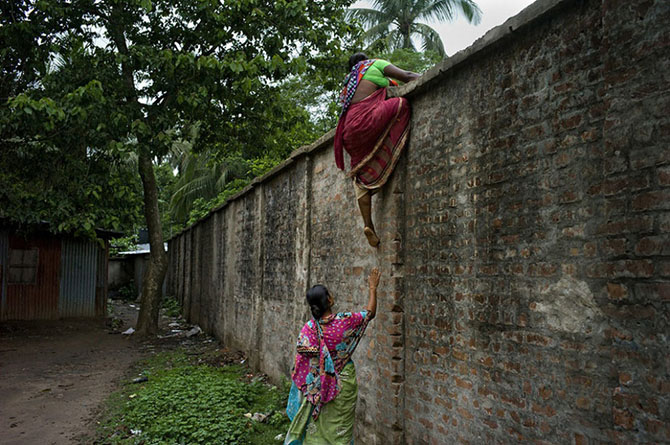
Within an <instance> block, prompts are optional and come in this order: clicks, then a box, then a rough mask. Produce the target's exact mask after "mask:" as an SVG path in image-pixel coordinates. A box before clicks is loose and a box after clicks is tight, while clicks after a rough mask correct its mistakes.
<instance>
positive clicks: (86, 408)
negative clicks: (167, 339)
mask: <svg viewBox="0 0 670 445" xmlns="http://www.w3.org/2000/svg"><path fill="white" fill-rule="evenodd" d="M114 310H115V313H116V315H117V316H120V317H121V318H122V319H123V321H124V325H125V326H124V327H123V329H125V328H126V327H128V326H130V325H131V324H132V325H134V318H136V316H137V314H136V311H135V309H134V308H129V307H128V306H122V305H115V306H114ZM146 353H147V352H146V350H145V349H144V348H142V345H141V344H139V343H138V342H137V341H136V340H135V339H132V338H127V336H122V335H120V334H110V328H109V327H107V326H105V322H104V321H102V320H98V321H83V320H76V321H57V322H56V321H54V322H40V323H37V322H31V323H3V324H0V443H1V444H4V445H18V444H26V445H28V444H31V445H32V444H37V443H39V444H70V443H78V441H77V440H76V438H77V437H83V436H85V435H87V434H90V433H91V432H92V430H93V429H94V425H93V423H94V422H93V420H92V419H93V418H94V416H95V415H96V413H97V410H98V407H99V406H100V404H101V402H102V401H103V400H104V399H105V398H106V397H107V396H108V395H109V394H110V393H111V392H112V391H113V390H114V388H115V385H116V384H117V383H118V381H119V379H120V378H121V377H123V376H124V375H125V374H126V373H127V372H128V369H129V367H130V366H131V364H132V363H133V362H135V361H136V360H138V359H140V358H141V357H142V356H143V355H144V354H146Z"/></svg>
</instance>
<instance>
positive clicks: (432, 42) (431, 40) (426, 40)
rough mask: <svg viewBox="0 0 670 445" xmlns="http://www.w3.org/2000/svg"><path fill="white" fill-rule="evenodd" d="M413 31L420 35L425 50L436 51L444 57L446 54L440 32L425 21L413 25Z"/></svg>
mask: <svg viewBox="0 0 670 445" xmlns="http://www.w3.org/2000/svg"><path fill="white" fill-rule="evenodd" d="M412 32H413V33H416V34H418V35H419V36H420V38H421V49H422V50H423V51H435V52H437V53H438V54H439V55H440V56H442V57H445V56H446V53H445V51H444V44H443V43H442V39H441V38H440V34H438V32H437V31H435V30H434V29H433V28H431V27H430V26H428V25H425V24H423V23H415V24H414V25H413V26H412Z"/></svg>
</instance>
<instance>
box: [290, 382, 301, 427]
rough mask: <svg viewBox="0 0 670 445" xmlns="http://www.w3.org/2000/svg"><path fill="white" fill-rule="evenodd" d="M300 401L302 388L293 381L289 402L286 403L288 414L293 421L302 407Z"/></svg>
mask: <svg viewBox="0 0 670 445" xmlns="http://www.w3.org/2000/svg"><path fill="white" fill-rule="evenodd" d="M300 402H301V400H300V390H299V389H298V387H297V386H296V384H295V383H292V384H291V390H290V391H289V393H288V403H287V404H286V414H287V415H288V418H289V419H291V421H293V418H294V417H295V415H296V414H297V413H298V410H299V409H300Z"/></svg>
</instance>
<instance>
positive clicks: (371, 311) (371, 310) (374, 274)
mask: <svg viewBox="0 0 670 445" xmlns="http://www.w3.org/2000/svg"><path fill="white" fill-rule="evenodd" d="M380 276H381V273H380V272H379V269H378V268H376V267H375V268H373V269H372V270H371V271H370V278H369V279H368V282H369V284H370V299H369V300H368V307H367V308H366V310H367V311H368V320H372V319H373V318H375V315H376V314H377V286H379V277H380Z"/></svg>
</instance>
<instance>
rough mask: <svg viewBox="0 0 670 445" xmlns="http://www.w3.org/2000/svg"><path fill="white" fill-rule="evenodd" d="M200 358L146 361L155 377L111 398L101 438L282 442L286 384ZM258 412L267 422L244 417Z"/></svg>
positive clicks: (248, 444) (247, 444)
mask: <svg viewBox="0 0 670 445" xmlns="http://www.w3.org/2000/svg"><path fill="white" fill-rule="evenodd" d="M196 360H197V358H194V357H192V356H188V355H187V354H185V353H184V351H176V352H164V353H160V354H157V355H156V356H154V357H152V358H151V359H149V360H148V361H146V362H145V363H143V364H142V366H141V367H140V369H141V371H142V374H143V375H145V376H148V377H149V381H148V382H145V383H141V384H133V383H130V382H128V383H126V384H125V385H124V386H123V388H122V389H121V390H119V391H118V392H116V393H114V394H113V395H112V396H111V397H110V398H109V400H108V401H107V403H106V407H105V410H104V414H103V418H102V420H101V422H100V427H99V430H98V434H97V440H96V443H97V444H109V445H121V444H123V445H130V444H137V445H139V444H146V445H148V444H226V445H261V444H262V445H268V444H273V443H276V444H279V443H281V442H276V441H275V440H274V437H275V436H277V435H278V434H280V433H282V434H283V433H285V432H286V430H287V429H288V419H287V417H286V415H285V414H284V407H285V406H286V405H285V404H286V396H287V391H286V389H281V390H280V389H278V388H277V387H274V386H270V385H267V384H265V383H263V382H261V381H253V380H252V381H251V382H248V379H247V378H246V377H245V375H246V374H247V373H248V369H246V368H245V367H243V366H241V365H230V366H225V367H215V366H211V365H209V364H206V363H197V362H196ZM256 412H260V413H265V414H270V416H269V417H268V420H266V422H265V423H258V422H253V421H251V420H249V419H248V418H246V417H245V416H244V414H245V413H252V414H253V413H256ZM131 430H132V431H134V433H133V432H131ZM139 431H141V432H139Z"/></svg>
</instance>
